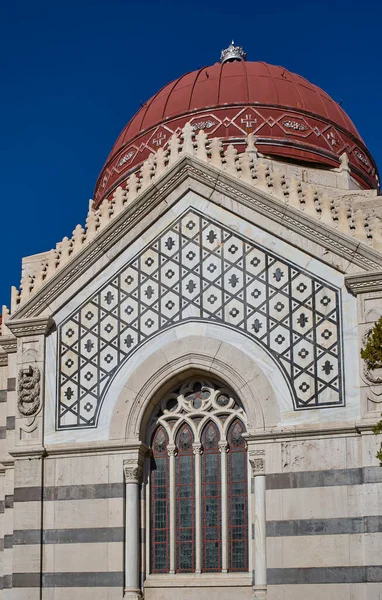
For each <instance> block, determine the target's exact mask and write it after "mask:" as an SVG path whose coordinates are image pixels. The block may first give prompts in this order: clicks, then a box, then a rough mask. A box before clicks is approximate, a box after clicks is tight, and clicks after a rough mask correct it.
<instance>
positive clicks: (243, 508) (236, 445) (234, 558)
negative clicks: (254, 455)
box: [228, 419, 248, 571]
mask: <svg viewBox="0 0 382 600" xmlns="http://www.w3.org/2000/svg"><path fill="white" fill-rule="evenodd" d="M244 431H245V429H244V425H243V424H242V422H241V421H239V419H235V421H234V422H233V423H232V424H231V426H230V428H229V431H228V443H229V450H230V451H229V454H228V569H229V571H246V570H247V569H248V490H247V452H246V447H245V441H244V439H243V437H242V434H243V433H244Z"/></svg>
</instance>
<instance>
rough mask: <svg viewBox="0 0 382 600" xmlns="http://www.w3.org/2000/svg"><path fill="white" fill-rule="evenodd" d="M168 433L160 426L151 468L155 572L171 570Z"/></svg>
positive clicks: (153, 561)
mask: <svg viewBox="0 0 382 600" xmlns="http://www.w3.org/2000/svg"><path fill="white" fill-rule="evenodd" d="M167 441H168V440H167V434H166V432H165V430H164V428H163V427H158V429H157V430H156V433H155V435H154V439H153V444H152V447H153V459H152V469H151V532H152V536H151V565H152V572H153V573H167V572H168V570H169V470H168V455H167Z"/></svg>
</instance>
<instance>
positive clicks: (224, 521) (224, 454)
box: [219, 440, 228, 573]
mask: <svg viewBox="0 0 382 600" xmlns="http://www.w3.org/2000/svg"><path fill="white" fill-rule="evenodd" d="M219 452H220V453H221V462H220V465H221V482H222V504H221V511H222V573H228V482H227V452H228V442H227V440H221V441H220V442H219Z"/></svg>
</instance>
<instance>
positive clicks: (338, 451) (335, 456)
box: [282, 438, 346, 472]
mask: <svg viewBox="0 0 382 600" xmlns="http://www.w3.org/2000/svg"><path fill="white" fill-rule="evenodd" d="M282 462H283V470H284V471H294V472H295V471H315V470H317V471H322V470H326V469H344V468H346V439H345V438H328V439H321V440H299V441H293V442H283V443H282Z"/></svg>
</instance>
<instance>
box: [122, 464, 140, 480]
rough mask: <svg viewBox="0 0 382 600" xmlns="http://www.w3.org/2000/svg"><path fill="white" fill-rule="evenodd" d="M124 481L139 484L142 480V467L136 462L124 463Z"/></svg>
mask: <svg viewBox="0 0 382 600" xmlns="http://www.w3.org/2000/svg"><path fill="white" fill-rule="evenodd" d="M123 468H124V471H125V482H126V483H136V484H139V483H141V481H142V476H143V469H142V467H141V466H140V465H138V464H137V463H135V464H124V466H123Z"/></svg>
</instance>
